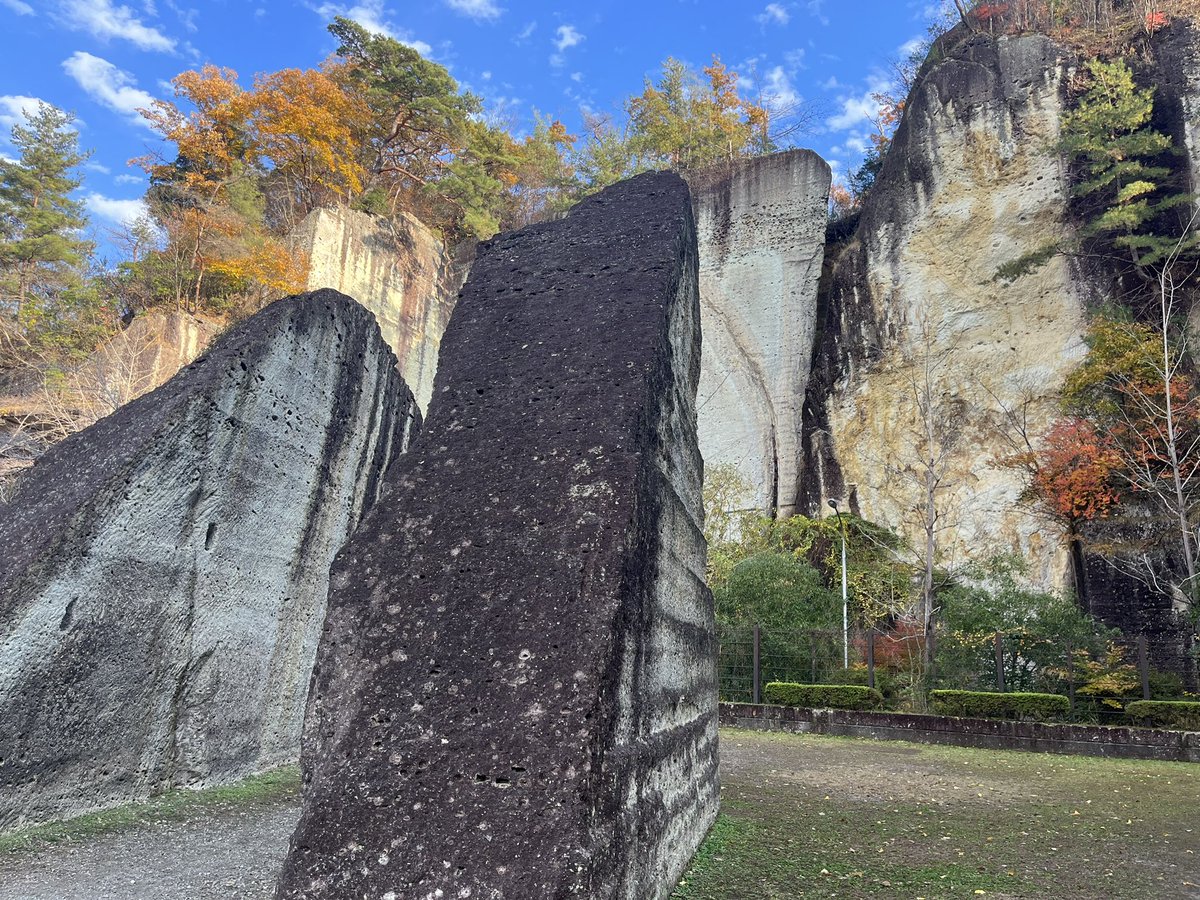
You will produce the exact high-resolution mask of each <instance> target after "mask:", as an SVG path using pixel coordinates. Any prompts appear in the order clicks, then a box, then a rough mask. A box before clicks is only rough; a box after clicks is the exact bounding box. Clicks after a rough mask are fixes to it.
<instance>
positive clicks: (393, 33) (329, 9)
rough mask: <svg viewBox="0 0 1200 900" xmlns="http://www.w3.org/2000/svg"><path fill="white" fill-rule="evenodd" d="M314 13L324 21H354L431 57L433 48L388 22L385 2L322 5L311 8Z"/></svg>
mask: <svg viewBox="0 0 1200 900" xmlns="http://www.w3.org/2000/svg"><path fill="white" fill-rule="evenodd" d="M310 8H311V9H312V10H313V12H315V13H316V14H317V15H319V16H321V17H322V18H324V19H333V18H335V17H337V16H341V17H342V18H343V19H352V20H353V21H355V22H357V23H358V24H359V25H361V26H362V27H363V28H365V29H367V31H369V32H371V33H372V34H382V35H383V36H384V37H390V38H392V39H393V40H396V41H399V42H400V43H401V44H404V45H405V46H406V47H412V48H413V49H414V50H416V51H417V52H418V53H420V54H421V55H422V56H429V54H430V53H432V52H433V47H431V46H430V45H429V44H427V43H425V42H424V41H418V40H415V39H414V38H413V37H412V36H411V35H410V34H409V33H408V32H407V31H405V30H404V29H403V28H400V27H399V26H397V25H396V24H395V23H394V22H389V21H388V20H387V12H385V11H384V8H383V0H362V2H361V3H355V4H353V5H347V4H345V3H322V4H321V5H320V6H313V7H310Z"/></svg>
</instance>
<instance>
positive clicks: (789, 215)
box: [688, 150, 831, 516]
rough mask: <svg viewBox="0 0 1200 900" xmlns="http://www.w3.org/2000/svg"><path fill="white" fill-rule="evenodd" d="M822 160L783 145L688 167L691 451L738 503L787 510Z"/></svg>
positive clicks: (817, 259) (823, 179) (823, 188)
mask: <svg viewBox="0 0 1200 900" xmlns="http://www.w3.org/2000/svg"><path fill="white" fill-rule="evenodd" d="M830 177H831V175H830V170H829V166H828V164H827V163H825V161H824V160H822V159H821V158H820V157H819V156H817V155H816V154H815V153H813V152H812V151H809V150H791V151H788V152H786V153H777V154H774V155H772V156H765V157H759V158H757V159H750V160H746V161H744V162H740V163H737V164H734V165H732V166H726V167H720V168H717V169H711V170H706V171H704V172H700V173H697V174H695V175H693V176H691V177H689V179H688V182H689V184H690V186H691V189H692V194H693V198H694V205H695V212H696V229H697V234H698V241H699V246H700V310H701V322H702V325H703V331H704V353H703V355H702V364H701V368H700V390H699V401H698V404H699V419H700V450H701V453H703V455H704V462H705V465H707V466H708V467H709V468H712V467H713V466H717V465H729V466H733V467H734V468H735V469H736V470H737V472H738V474H739V475H740V480H741V481H742V482H744V483H745V484H746V485H748V486H749V488H750V495H749V496H747V497H745V498H744V503H745V506H744V508H747V509H758V510H762V511H764V512H772V513H778V514H779V515H780V516H790V515H793V514H795V512H796V511H797V510H796V495H797V488H798V483H799V477H800V466H801V463H802V455H801V452H800V447H801V431H802V428H801V422H802V416H801V414H802V409H803V405H804V394H805V390H806V388H807V386H808V375H809V371H810V369H811V366H812V355H813V341H814V338H815V334H816V321H817V288H818V285H819V283H820V279H821V264H822V261H823V260H824V256H825V223H826V215H827V214H826V209H827V203H828V201H829V185H830Z"/></svg>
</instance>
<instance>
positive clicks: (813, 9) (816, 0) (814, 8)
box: [804, 0, 829, 25]
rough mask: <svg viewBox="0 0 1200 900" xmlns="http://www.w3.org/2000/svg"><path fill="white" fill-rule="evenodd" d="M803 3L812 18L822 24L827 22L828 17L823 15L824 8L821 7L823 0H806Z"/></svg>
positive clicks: (823, 3)
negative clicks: (806, 0)
mask: <svg viewBox="0 0 1200 900" xmlns="http://www.w3.org/2000/svg"><path fill="white" fill-rule="evenodd" d="M804 5H805V6H806V7H807V8H808V12H809V14H810V15H811V16H812V17H813V18H814V19H816V20H817V21H818V22H820V23H821V24H822V25H828V24H829V17H828V16H827V15H825V10H824V9H823V8H822V7H824V5H825V0H808V2H807V3H805V4H804Z"/></svg>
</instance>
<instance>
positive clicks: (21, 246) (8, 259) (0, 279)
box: [0, 103, 93, 322]
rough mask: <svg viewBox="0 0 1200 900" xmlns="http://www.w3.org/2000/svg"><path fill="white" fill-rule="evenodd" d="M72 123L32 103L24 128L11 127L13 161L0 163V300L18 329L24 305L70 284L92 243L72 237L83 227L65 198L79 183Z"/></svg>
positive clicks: (76, 207)
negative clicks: (16, 155) (17, 153)
mask: <svg viewBox="0 0 1200 900" xmlns="http://www.w3.org/2000/svg"><path fill="white" fill-rule="evenodd" d="M74 121H75V119H74V116H72V115H71V114H70V113H67V112H63V111H62V110H60V109H57V108H55V107H53V106H50V105H48V104H45V103H40V104H38V109H37V111H36V112H35V113H33V114H32V115H30V116H29V117H28V124H27V125H20V124H18V125H14V126H13V129H12V143H13V146H14V147H16V148H17V150H19V151H20V157H19V158H18V159H16V160H0V297H2V298H3V300H4V301H5V303H6V305H9V306H11V307H12V308H13V310H14V311H15V314H16V318H17V320H18V322H23V321H24V319H25V318H26V317H27V315H28V309H29V302H30V300H32V299H35V298H38V299H41V300H49V299H50V298H51V297H52V296H53V295H54V294H55V293H57V292H59V291H61V290H62V289H63V288H65V287H67V286H69V285H70V284H71V283H72V282H73V281H75V280H77V278H78V274H79V270H80V268H81V267H82V266H83V264H84V262H85V261H86V259H87V257H88V256H89V255H90V254H91V252H92V249H93V244H92V242H91V241H88V240H85V239H83V238H82V237H81V236H80V233H81V231H82V229H83V228H84V227H85V226H86V225H87V216H86V215H85V213H84V208H83V203H82V202H81V201H79V200H75V199H72V197H71V196H70V195H71V192H72V191H74V190H76V189H77V188H78V187H79V186H80V185H81V184H82V183H83V180H82V178H81V177H80V176H79V174H78V167H79V166H80V164H82V163H83V162H84V161H85V160H87V158H88V156H90V154H89V153H86V152H83V151H81V150H80V149H79V132H78V131H77V130H76V129H75V128H74V127H73V124H74Z"/></svg>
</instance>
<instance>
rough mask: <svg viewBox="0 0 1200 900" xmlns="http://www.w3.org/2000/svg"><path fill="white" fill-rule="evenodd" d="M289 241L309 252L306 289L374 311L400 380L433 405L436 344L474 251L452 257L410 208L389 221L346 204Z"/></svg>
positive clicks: (315, 217)
mask: <svg viewBox="0 0 1200 900" xmlns="http://www.w3.org/2000/svg"><path fill="white" fill-rule="evenodd" d="M292 241H293V243H294V245H295V246H296V248H297V249H298V250H300V251H301V252H303V253H305V254H307V255H308V258H309V272H308V289H309V290H317V289H319V288H333V289H334V290H338V291H341V292H342V293H344V294H347V295H348V296H350V297H353V298H354V299H355V300H357V301H358V302H359V303H361V304H362V305H363V306H365V307H366V308H367V309H369V310H370V311H371V312H372V313H373V314H374V315H375V318H376V320H377V321H378V322H379V328H380V331H382V333H383V339H384V341H386V342H387V345H388V346H389V347H391V348H392V352H393V353H395V354H396V358H397V360H399V367H400V377H402V378H403V379H404V382H405V383H406V384H407V385H409V387H410V388H411V390H412V392H413V395H414V396H415V397H416V398H417V404H418V406H420V407H421V409H423V410H424V409H426V408H428V406H429V399H430V395H431V393H432V391H433V376H434V373H435V372H436V371H437V360H438V347H439V346H440V344H441V339H442V333H443V332H444V331H445V330H446V323H447V322H449V320H450V313H451V312H452V311H453V309H454V303H455V299H456V295H457V293H458V289H459V288H460V287H461V286H462V283H463V279H465V278H466V274H467V270H468V268H469V264H470V253H469V252H463V253H461V254H455V253H454V251H452V250H451V249H450V248H447V247H446V246H445V244H444V243H443V242H442V239H441V238H440V237H439V236H438V235H437V234H435V233H434V232H433V231H431V230H430V229H429V228H427V227H426V226H425V225H423V224H422V223H421V222H420V221H418V220H417V219H416V218H415V217H414V216H411V215H409V214H408V213H401V214H399V215H398V216H396V217H394V218H391V219H384V218H381V217H379V216H372V215H368V214H367V213H364V212H358V211H356V210H352V209H347V208H345V207H337V208H322V209H316V210H313V212H311V213H310V214H309V215H308V217H307V218H306V219H305V220H304V221H303V222H302V223H301V224H300V226H299V227H298V228H297V229H296V231H295V233H294V234H293V235H292Z"/></svg>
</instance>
